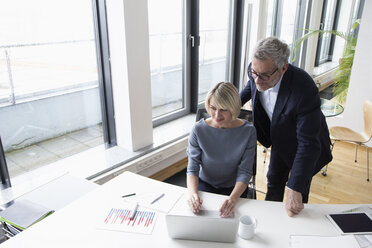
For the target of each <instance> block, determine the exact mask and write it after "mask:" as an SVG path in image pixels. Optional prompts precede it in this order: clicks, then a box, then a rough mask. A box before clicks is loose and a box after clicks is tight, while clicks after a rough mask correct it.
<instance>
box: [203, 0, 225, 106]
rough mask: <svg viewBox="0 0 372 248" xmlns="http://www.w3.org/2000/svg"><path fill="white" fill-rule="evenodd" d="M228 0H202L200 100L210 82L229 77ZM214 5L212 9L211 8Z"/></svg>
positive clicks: (213, 83)
mask: <svg viewBox="0 0 372 248" xmlns="http://www.w3.org/2000/svg"><path fill="white" fill-rule="evenodd" d="M231 2H232V1H229V0H201V1H200V23H199V25H200V28H199V34H200V47H199V96H198V99H199V102H201V101H204V100H205V96H206V94H207V92H208V90H209V89H210V88H211V86H213V85H215V84H216V83H218V82H221V81H226V80H227V77H228V71H227V70H228V69H227V68H228V67H227V64H228V57H227V56H228V55H227V54H228V51H229V47H228V44H229V43H228V40H229V19H230V4H231ZM212 9H213V11H211V10H212Z"/></svg>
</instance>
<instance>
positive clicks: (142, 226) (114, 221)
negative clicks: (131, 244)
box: [98, 207, 158, 234]
mask: <svg viewBox="0 0 372 248" xmlns="http://www.w3.org/2000/svg"><path fill="white" fill-rule="evenodd" d="M130 216H131V209H130V208H123V207H118V208H116V207H112V208H108V209H107V211H106V213H105V215H104V216H103V217H102V218H101V220H100V223H99V224H98V228H99V229H106V230H112V231H123V232H133V233H142V234H151V233H152V230H153V228H154V225H155V222H156V218H157V217H158V213H156V212H155V211H153V210H150V211H148V210H146V209H144V208H141V207H139V208H138V209H137V211H136V214H135V216H134V218H133V219H130Z"/></svg>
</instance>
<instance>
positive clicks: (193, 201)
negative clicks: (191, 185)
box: [187, 193, 203, 213]
mask: <svg viewBox="0 0 372 248" xmlns="http://www.w3.org/2000/svg"><path fill="white" fill-rule="evenodd" d="M187 202H188V204H189V207H190V209H191V210H192V211H193V212H194V213H199V211H200V209H201V206H202V204H203V200H202V199H200V198H199V195H198V194H197V193H193V194H191V195H190V198H189V200H188V201H187Z"/></svg>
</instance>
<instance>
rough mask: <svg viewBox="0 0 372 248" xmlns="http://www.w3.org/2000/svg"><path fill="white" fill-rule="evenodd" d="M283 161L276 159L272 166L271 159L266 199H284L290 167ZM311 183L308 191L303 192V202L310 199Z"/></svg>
mask: <svg viewBox="0 0 372 248" xmlns="http://www.w3.org/2000/svg"><path fill="white" fill-rule="evenodd" d="M280 162H281V161H278V160H277V161H275V165H274V166H272V163H271V161H270V165H269V171H268V172H267V193H266V197H265V200H266V201H279V202H282V201H283V197H284V190H285V186H286V184H287V181H288V176H289V172H290V170H289V168H288V167H287V166H286V165H285V164H284V163H280ZM309 191H310V184H309V185H308V186H307V190H306V192H303V193H302V202H303V203H307V202H308V200H309Z"/></svg>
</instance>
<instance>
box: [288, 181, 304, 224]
mask: <svg viewBox="0 0 372 248" xmlns="http://www.w3.org/2000/svg"><path fill="white" fill-rule="evenodd" d="M285 209H286V210H287V214H288V216H289V217H292V216H294V215H295V214H299V213H300V212H301V210H302V209H304V204H303V203H302V194H301V193H300V192H297V191H294V190H292V189H290V188H287V199H286V201H285Z"/></svg>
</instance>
